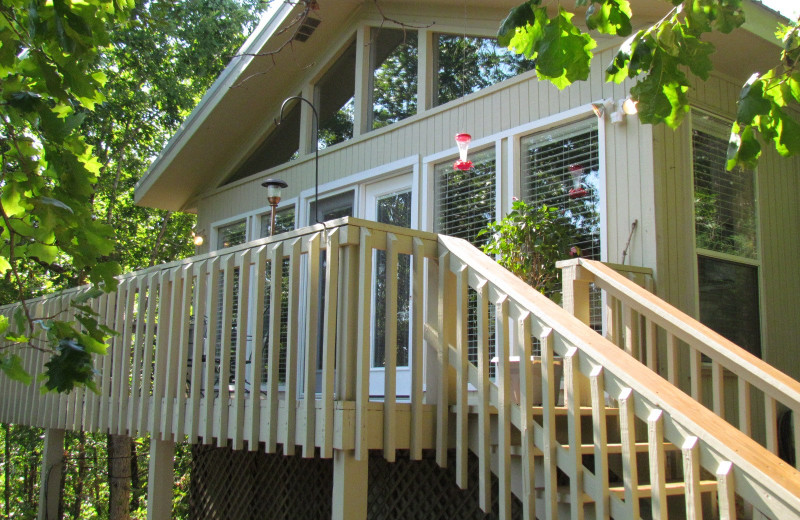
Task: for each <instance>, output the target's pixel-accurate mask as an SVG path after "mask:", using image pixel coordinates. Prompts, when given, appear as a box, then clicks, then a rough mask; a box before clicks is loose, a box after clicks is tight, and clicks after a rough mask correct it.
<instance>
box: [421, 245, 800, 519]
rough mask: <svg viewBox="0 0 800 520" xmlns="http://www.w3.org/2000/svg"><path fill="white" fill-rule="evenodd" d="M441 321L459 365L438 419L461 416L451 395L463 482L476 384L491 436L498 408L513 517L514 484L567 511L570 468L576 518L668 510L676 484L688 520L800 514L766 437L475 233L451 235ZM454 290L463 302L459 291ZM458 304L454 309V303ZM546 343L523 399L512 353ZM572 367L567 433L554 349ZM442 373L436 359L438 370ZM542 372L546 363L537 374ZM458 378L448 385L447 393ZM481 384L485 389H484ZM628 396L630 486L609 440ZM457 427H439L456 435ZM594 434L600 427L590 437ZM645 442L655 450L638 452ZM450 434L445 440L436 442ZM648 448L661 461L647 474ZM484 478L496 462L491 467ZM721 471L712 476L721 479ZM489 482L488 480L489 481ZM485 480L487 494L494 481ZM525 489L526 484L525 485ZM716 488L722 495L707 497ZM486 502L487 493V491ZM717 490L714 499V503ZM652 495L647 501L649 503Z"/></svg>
mask: <svg viewBox="0 0 800 520" xmlns="http://www.w3.org/2000/svg"><path fill="white" fill-rule="evenodd" d="M439 245H440V251H439V284H440V285H439V290H438V295H439V296H438V300H439V301H438V323H437V322H434V321H432V320H430V319H429V320H428V322H427V324H426V332H427V339H428V340H429V342H431V343H433V344H434V345H435V346H436V347H437V351H438V352H439V353H440V354H439V355H440V362H441V363H443V365H444V366H447V365H448V364H449V365H450V366H452V367H453V368H454V369H455V374H454V375H450V376H448V373H449V372H448V371H443V372H440V375H442V376H443V377H445V378H454V380H455V381H454V382H455V384H451V383H453V381H448V382H446V383H443V384H440V385H439V386H438V391H439V392H440V393H441V392H445V393H446V395H447V397H446V398H444V397H442V395H439V396H438V397H437V399H438V400H439V405H438V414H439V415H438V417H437V421H438V422H440V423H442V422H445V423H446V421H447V420H448V415H447V414H443V413H442V411H441V408H442V404H443V403H445V402H446V403H449V404H452V405H453V406H454V408H455V414H454V417H455V421H456V426H455V430H456V432H457V433H456V439H457V440H456V450H457V459H456V460H457V465H458V468H457V471H456V474H457V476H458V478H459V484H463V483H464V482H463V480H461V479H463V476H464V471H465V467H466V460H465V459H466V452H465V450H464V448H463V446H464V445H465V444H466V443H467V437H466V433H465V430H466V426H465V424H466V423H467V414H468V413H469V411H470V410H469V408H468V403H469V401H468V393H469V392H468V388H467V383H470V384H471V385H473V386H474V387H475V388H476V389H477V391H478V392H479V398H478V400H477V403H478V404H477V407H478V410H477V413H478V416H479V419H478V428H479V429H480V428H484V431H481V432H479V435H478V437H479V438H481V439H485V438H486V434H485V433H486V432H485V428H486V422H487V419H486V418H487V417H488V414H489V413H491V410H492V409H496V410H497V421H498V423H499V424H498V440H497V454H496V457H497V459H498V467H499V472H498V478H499V493H500V496H499V500H500V514H501V517H506V518H508V517H510V513H511V500H510V496H511V493H512V486H517V489H518V491H515V494H517V495H518V496H520V497H521V500H522V504H523V516H524V517H526V518H533V517H534V509H536V508H537V499H536V498H537V497H538V496H539V495H541V497H542V498H541V500H540V501H538V502H539V504H538V506H543V507H544V514H543V515H541V514H540V513H536V514H539V515H541V516H544V517H546V518H556V517H558V511H557V508H558V501H559V496H560V492H559V489H558V483H559V478H558V471H557V469H560V470H561V471H562V472H563V473H564V474H566V476H567V477H568V479H569V497H570V498H569V503H570V507H574V508H576V509H574V510H573V518H576V517H577V516H575V515H576V514H577V513H576V512H575V511H576V510H577V509H580V508H582V507H583V504H584V503H587V502H593V503H594V508H595V514H596V515H597V517H598V518H608V517H609V515H610V516H611V517H614V518H639V517H640V513H641V510H640V508H641V507H642V504H641V500H642V499H644V498H649V502H650V504H649V505H650V508H651V510H652V514H653V517H655V518H669V513H668V500H667V497H668V496H669V495H671V494H673V493H674V492H676V491H675V490H676V489H680V490H681V491H682V492H684V493H685V495H686V500H685V508H686V514H687V517H688V518H698V517H700V516H701V515H702V511H701V510H702V509H703V508H704V507H711V508H712V509H717V511H715V512H717V513H718V514H719V515H720V516H721V517H722V518H734V517H735V515H736V510H737V507H741V506H742V505H744V506H745V507H752V508H754V509H755V510H757V511H759V512H761V513H763V514H766V515H767V516H768V517H771V518H800V473H798V472H797V471H796V470H795V469H794V468H791V467H790V466H788V465H786V464H785V463H783V461H781V460H780V459H778V458H777V457H776V456H774V455H772V454H771V453H768V452H766V451H765V450H764V449H763V448H762V447H761V446H759V445H758V444H757V443H756V442H755V441H753V440H752V439H750V438H749V437H748V436H746V435H745V434H743V433H742V432H740V431H738V430H737V429H735V428H734V427H732V426H731V425H729V424H728V423H726V422H725V421H724V420H722V419H721V418H720V417H718V416H717V415H715V414H713V413H712V412H711V411H709V410H708V409H706V408H705V407H703V406H701V405H700V404H699V403H697V402H696V401H695V400H693V399H691V398H690V397H689V396H687V395H686V394H684V393H683V392H682V391H680V390H678V389H676V388H675V387H674V386H673V385H671V384H670V383H669V382H668V381H666V380H665V379H663V378H662V377H660V376H659V375H658V374H656V373H655V372H653V371H651V370H650V369H648V368H647V367H645V366H643V365H642V364H641V363H640V362H639V361H637V360H636V359H635V358H633V357H632V356H630V355H628V354H627V353H626V352H624V351H622V350H620V349H619V348H618V347H617V346H615V345H614V344H612V343H611V342H609V341H608V340H606V339H604V338H603V337H601V336H600V335H598V334H597V333H595V332H594V331H593V330H592V329H590V328H589V327H588V326H586V325H585V324H583V323H582V322H580V321H579V320H578V319H576V318H575V317H574V316H571V315H570V314H569V313H567V312H565V311H564V310H563V309H562V308H561V307H559V306H558V305H556V304H555V303H553V302H552V301H550V300H549V299H547V298H545V297H544V296H543V295H541V294H540V293H538V292H537V291H535V290H534V289H532V288H530V287H529V286H527V285H525V284H524V283H522V282H520V281H519V280H518V279H517V278H516V277H514V276H513V275H512V274H511V273H509V272H508V271H506V270H504V269H503V268H501V267H500V266H498V265H497V264H496V263H495V262H494V261H492V260H491V259H490V258H489V257H487V256H486V255H484V254H483V253H481V252H479V251H478V250H477V249H475V248H474V247H473V246H471V245H470V244H468V243H467V242H465V241H463V240H460V239H456V238H453V237H447V236H440V237H439ZM471 291H474V292H475V294H476V296H475V298H477V301H478V305H477V311H476V312H477V315H476V316H475V317H474V318H473V319H474V320H476V322H477V327H478V332H477V335H478V338H480V339H479V343H480V347H479V349H478V353H477V355H478V360H477V364H473V363H472V362H471V361H470V360H469V359H468V357H469V356H468V352H467V351H466V348H465V344H464V335H465V330H466V320H467V318H468V312H469V311H468V309H467V305H466V303H465V302H466V300H467V298H468V297H467V296H465V295H467V294H468V293H469V292H471ZM453 297H455V302H454V301H453ZM454 306H455V308H454ZM489 306H494V307H495V334H496V341H495V345H496V348H497V352H496V356H497V358H498V366H497V370H496V375H495V378H494V380H491V378H490V373H489V370H488V366H487V352H486V351H487V347H488V345H487V342H488V336H489V329H488V307H489ZM532 338H536V339H538V343H539V348H540V350H541V360H542V361H541V365H540V366H541V367H542V368H540V369H537V368H536V364H534V363H520V367H519V370H520V376H519V394H518V401H517V400H516V399H514V398H513V388H512V386H513V382H512V380H511V377H510V363H508V361H509V360H510V359H512V356H519V358H520V359H523V360H525V359H529V358H530V356H531V353H532V349H533V343H534V341H533V340H532ZM556 357H559V358H561V360H562V363H563V366H564V377H565V382H564V387H565V405H566V406H565V407H566V411H565V413H566V421H567V434H566V436H562V435H563V431H562V430H561V429H559V428H557V426H556V424H557V423H556V416H557V411H556V403H557V400H558V397H557V388H556V387H555V382H554V377H553V375H554V372H555V371H554V365H555V358H556ZM429 370H430V368H429ZM537 371H539V373H537ZM534 381H536V382H537V383H536V384H541V385H542V404H541V409H539V410H538V411H537V408H536V407H534V406H533V403H532V400H533V395H534V394H533V385H534ZM448 389H449V390H448ZM480 394H483V396H482V397H481V396H480ZM608 402H611V403H615V404H616V405H617V407H618V415H619V437H620V444H621V447H620V452H621V458H622V475H621V477H622V481H623V485H622V486H621V488H618V489H615V487H614V486H612V485H611V484H610V483H609V480H608V479H609V473H608V468H609V454H610V451H611V450H610V446H609V442H608V435H609V434H610V432H609V430H608V428H607V421H606V419H607V415H608V411H609V408H608V406H607V403H608ZM584 403H588V405H589V406H590V407H591V410H592V415H591V417H592V429H591V438H592V444H593V446H594V447H593V449H592V452H593V453H592V454H591V455H593V456H592V457H590V458H591V459H592V461H593V464H590V465H593V468H591V469H590V468H589V467H587V465H586V462H587V459H585V458H584V453H583V450H582V445H583V443H582V440H581V437H582V435H584V434H585V432H583V431H582V428H581V427H580V424H581V419H580V417H581V409H582V405H583V404H584ZM447 431H448V427H447V425H446V424H442V425H439V426H438V427H437V432H441V433H440V434H442V435H444V432H447ZM517 435H518V436H519V443H520V445H521V446H520V450H521V457H522V461H523V462H522V478H521V482H520V483H512V482H511V478H510V475H511V469H510V468H511V456H512V449H511V445H512V442H511V441H512V439H514V438H516V436H517ZM586 435H588V434H586ZM482 442H483V445H481V446H479V448H478V452H479V456H480V458H481V459H484V458H485V457H486V456H487V455H488V447H487V446H486V441H485V440H483V441H482ZM642 442H644V443H645V445H646V446H647V448H646V449H645V450H640V449H638V448H639V447H640V446H642ZM438 446H439V443H437V447H438ZM666 446H674V447H675V448H676V449H679V450H680V451H681V453H682V461H683V464H682V466H683V468H682V472H681V471H677V472H674V473H675V474H674V475H672V477H673V479H675V478H677V481H676V482H668V478H667V477H668V473H673V472H670V471H668V468H667V467H666V466H667V464H666V463H665V449H666ZM540 455H541V457H542V460H543V466H544V472H543V476H540V477H539V478H535V472H534V471H533V468H534V467H535V465H534V462H533V461H534V458H535V457H537V456H540ZM645 457H646V459H647V461H648V464H647V466H646V467H648V468H649V472H643V473H644V474H640V464H639V462H643V459H644V458H645ZM480 477H481V479H483V478H485V469H483V466H482V467H481V473H480ZM709 477H710V478H711V481H709V480H708V478H709ZM484 485H488V484H484ZM484 485H482V486H481V495H482V496H483V495H484V494H488V493H489V491H488V488H487V487H484ZM520 488H521V489H520ZM713 490H715V491H716V494H715V496H714V499H715V500H711V501H710V502H711V504H712V505H711V506H706V505H704V501H703V500H702V498H701V497H702V495H703V494H704V493H706V492H708V491H713ZM482 500H483V499H482ZM708 502H709V501H708V500H706V503H708ZM644 504H645V506H646V504H647V502H646V501H645V502H644Z"/></svg>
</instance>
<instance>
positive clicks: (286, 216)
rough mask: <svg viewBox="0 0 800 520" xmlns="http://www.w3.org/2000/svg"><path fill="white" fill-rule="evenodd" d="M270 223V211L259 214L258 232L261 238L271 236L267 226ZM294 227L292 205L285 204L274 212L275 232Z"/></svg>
mask: <svg viewBox="0 0 800 520" xmlns="http://www.w3.org/2000/svg"><path fill="white" fill-rule="evenodd" d="M271 223H272V213H264V214H263V215H261V226H260V234H259V236H260V237H261V238H264V237H268V236H271V235H270V232H269V226H270V224H271ZM293 229H294V205H292V206H287V207H285V208H281V209H279V210H278V211H277V212H275V234H276V235H278V234H280V233H285V232H287V231H291V230H293Z"/></svg>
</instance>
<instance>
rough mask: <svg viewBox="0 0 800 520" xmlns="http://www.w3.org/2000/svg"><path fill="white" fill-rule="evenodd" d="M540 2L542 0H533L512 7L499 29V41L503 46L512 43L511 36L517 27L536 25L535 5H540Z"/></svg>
mask: <svg viewBox="0 0 800 520" xmlns="http://www.w3.org/2000/svg"><path fill="white" fill-rule="evenodd" d="M539 3H540V0H531V1H529V2H525V3H524V4H522V5H519V6H517V7H515V8H513V9H511V11H509V13H508V16H506V18H505V20H503V22H502V23H501V24H500V29H499V30H498V31H497V43H498V44H499V45H501V46H502V47H508V46H509V45H511V38H513V37H514V34H515V33H516V31H517V27H520V28H522V27H525V26H526V25H534V23H535V17H534V14H533V6H538V5H539Z"/></svg>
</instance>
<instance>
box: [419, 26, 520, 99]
mask: <svg viewBox="0 0 800 520" xmlns="http://www.w3.org/2000/svg"><path fill="white" fill-rule="evenodd" d="M436 45H437V52H436V55H435V59H436V64H435V69H436V74H435V75H434V78H435V81H436V85H435V88H434V95H435V99H434V105H443V104H444V103H447V102H448V101H453V100H454V99H458V98H460V97H463V96H466V95H467V94H471V93H473V92H477V91H478V90H481V89H482V88H486V87H488V86H491V85H494V84H495V83H500V82H501V81H504V80H507V79H509V78H513V77H514V76H516V75H517V74H521V73H523V72H527V71H529V70H532V69H533V67H534V63H533V60H527V59H525V58H524V57H523V56H522V55H521V54H515V53H513V52H511V51H509V50H508V49H506V48H504V47H500V46H498V45H497V40H496V39H494V38H483V37H479V36H467V37H466V38H465V37H464V36H463V35H462V36H459V35H454V34H439V35H437V36H436Z"/></svg>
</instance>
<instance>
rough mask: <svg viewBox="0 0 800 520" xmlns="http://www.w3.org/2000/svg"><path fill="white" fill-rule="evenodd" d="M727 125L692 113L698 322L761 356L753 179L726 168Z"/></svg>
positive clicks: (747, 173)
mask: <svg viewBox="0 0 800 520" xmlns="http://www.w3.org/2000/svg"><path fill="white" fill-rule="evenodd" d="M729 129H730V123H727V122H725V121H722V120H720V119H717V118H715V117H713V116H709V115H706V114H702V113H699V112H693V113H692V167H693V173H694V226H695V244H696V247H697V283H698V311H699V317H700V321H701V322H703V323H704V324H705V325H708V326H709V327H711V328H712V329H714V330H715V331H717V332H718V333H720V334H722V335H723V336H725V337H726V338H728V339H729V340H731V341H732V342H734V343H736V344H737V345H739V346H740V347H742V348H744V349H746V350H748V351H749V352H751V353H752V354H755V355H756V356H760V355H761V328H760V321H761V318H760V312H759V297H758V294H759V287H758V269H759V265H758V240H757V234H756V192H755V176H754V172H753V171H751V170H746V169H743V168H736V169H734V170H733V171H730V172H729V171H727V170H726V152H727V148H728V132H729Z"/></svg>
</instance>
